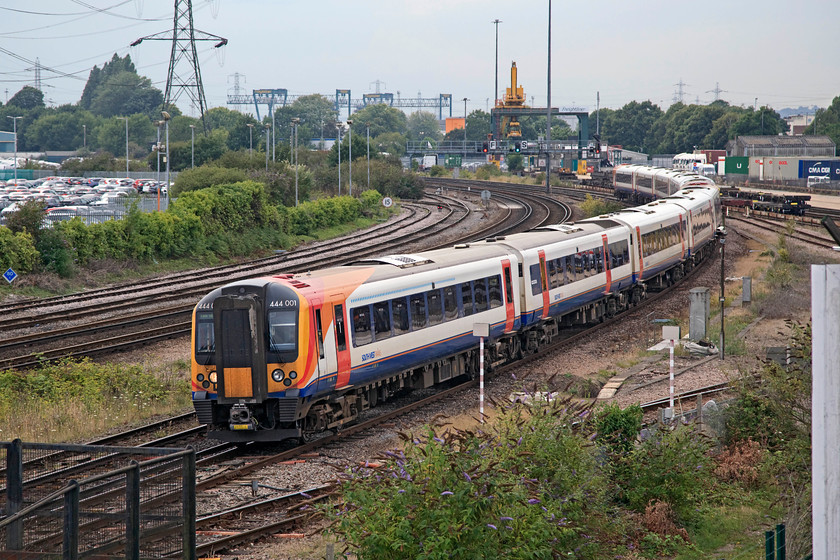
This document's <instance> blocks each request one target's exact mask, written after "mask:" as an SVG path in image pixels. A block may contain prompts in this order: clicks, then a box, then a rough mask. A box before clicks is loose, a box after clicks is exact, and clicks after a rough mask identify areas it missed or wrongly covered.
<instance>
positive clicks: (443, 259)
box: [294, 238, 511, 282]
mask: <svg viewBox="0 0 840 560" xmlns="http://www.w3.org/2000/svg"><path fill="white" fill-rule="evenodd" d="M494 240H495V238H491V241H494ZM510 254H511V250H510V249H509V248H507V247H504V246H502V245H499V244H496V243H490V242H485V241H478V242H475V243H462V244H458V245H454V246H451V247H446V248H444V249H435V250H432V251H424V252H422V253H405V254H392V255H379V256H374V257H365V258H363V259H360V260H358V261H353V262H351V263H348V264H346V265H342V266H334V267H330V268H325V269H321V270H317V271H312V272H311V273H303V274H295V275H294V278H295V279H300V280H302V281H304V282H305V281H306V279H307V278H317V277H326V276H333V275H336V274H345V273H347V272H349V271H353V270H362V269H369V270H371V273H370V276H369V277H368V280H367V282H377V281H381V280H388V279H391V278H399V277H403V276H409V275H412V274H419V273H422V272H428V271H431V270H437V269H440V268H452V267H456V266H458V265H468V264H471V263H477V262H481V261H492V260H498V259H501V258H504V257H506V256H508V255H510Z"/></svg>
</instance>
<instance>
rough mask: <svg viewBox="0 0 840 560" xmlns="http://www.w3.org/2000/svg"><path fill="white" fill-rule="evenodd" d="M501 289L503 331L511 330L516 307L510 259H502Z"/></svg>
mask: <svg viewBox="0 0 840 560" xmlns="http://www.w3.org/2000/svg"><path fill="white" fill-rule="evenodd" d="M502 283H503V285H502V290H504V292H505V332H506V333H509V332H513V327H514V318H515V317H516V307H515V305H514V301H513V278H512V277H511V272H510V261H509V260H507V259H504V260H503V261H502Z"/></svg>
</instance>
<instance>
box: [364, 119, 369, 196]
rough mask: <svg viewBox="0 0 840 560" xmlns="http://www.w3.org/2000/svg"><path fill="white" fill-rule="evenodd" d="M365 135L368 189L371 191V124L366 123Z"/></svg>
mask: <svg viewBox="0 0 840 560" xmlns="http://www.w3.org/2000/svg"><path fill="white" fill-rule="evenodd" d="M365 133H366V135H367V168H368V183H367V185H368V186H367V188H368V190H370V123H365Z"/></svg>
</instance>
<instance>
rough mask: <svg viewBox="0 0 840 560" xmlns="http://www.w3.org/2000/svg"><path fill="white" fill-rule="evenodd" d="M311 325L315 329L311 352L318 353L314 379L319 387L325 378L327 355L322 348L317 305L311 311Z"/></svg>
mask: <svg viewBox="0 0 840 560" xmlns="http://www.w3.org/2000/svg"><path fill="white" fill-rule="evenodd" d="M312 325H313V326H314V328H315V338H314V340H315V346H316V348H313V351H316V352H318V361H317V365H316V369H315V378H316V379H317V380H318V385H319V386H321V384H322V383H323V378H324V376H326V374H327V372H328V371H329V368H328V367H327V353H326V351H325V348H324V320H323V316H322V314H321V306H320V305H317V306H315V307H313V309H312Z"/></svg>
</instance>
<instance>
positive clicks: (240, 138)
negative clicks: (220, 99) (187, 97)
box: [204, 107, 260, 151]
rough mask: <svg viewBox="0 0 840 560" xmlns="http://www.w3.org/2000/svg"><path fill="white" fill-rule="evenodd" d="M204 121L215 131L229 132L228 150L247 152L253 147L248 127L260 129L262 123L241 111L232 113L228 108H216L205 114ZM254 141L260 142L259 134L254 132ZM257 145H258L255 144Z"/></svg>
mask: <svg viewBox="0 0 840 560" xmlns="http://www.w3.org/2000/svg"><path fill="white" fill-rule="evenodd" d="M204 121H205V122H206V123H207V128H208V129H210V130H215V129H217V128H223V129H225V130H227V131H228V138H227V148H228V149H229V150H234V151H235V150H241V149H245V150H247V149H248V148H249V147H250V145H251V136H250V131H249V130H248V125H249V124H253V125H254V128H255V129H258V127H259V125H260V123H259V122H258V121H257V119H255V118H254V117H252V116H251V115H245V114H243V113H240V112H239V111H231V110H230V109H228V108H226V107H214V108H212V109H210V110H209V111H207V112H206V113H204ZM254 133H255V134H254V135H255V138H254V140H255V141H256V142H257V143H258V142H259V133H258V132H257V130H254ZM255 145H257V144H256V143H255Z"/></svg>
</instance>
